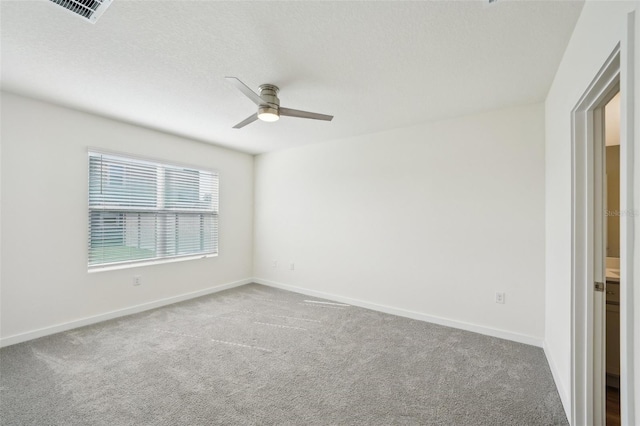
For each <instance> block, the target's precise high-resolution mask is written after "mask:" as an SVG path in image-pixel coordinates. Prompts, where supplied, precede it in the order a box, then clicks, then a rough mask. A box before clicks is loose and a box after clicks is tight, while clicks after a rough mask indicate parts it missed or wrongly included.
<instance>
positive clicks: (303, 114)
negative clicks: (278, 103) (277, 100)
mask: <svg viewBox="0 0 640 426" xmlns="http://www.w3.org/2000/svg"><path fill="white" fill-rule="evenodd" d="M280 115H286V116H287V117H298V118H310V119H312V120H324V121H331V120H333V115H326V114H318V113H316V112H307V111H300V110H299V109H291V108H283V107H280Z"/></svg>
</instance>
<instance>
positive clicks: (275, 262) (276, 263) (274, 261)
mask: <svg viewBox="0 0 640 426" xmlns="http://www.w3.org/2000/svg"><path fill="white" fill-rule="evenodd" d="M271 267H272V268H277V267H278V261H277V260H272V261H271Z"/></svg>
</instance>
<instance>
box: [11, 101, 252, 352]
mask: <svg viewBox="0 0 640 426" xmlns="http://www.w3.org/2000/svg"><path fill="white" fill-rule="evenodd" d="M87 147H94V148H102V149H106V150H111V151H117V152H123V153H131V154H136V155H140V156H145V157H150V158H155V159H161V160H167V161H168V162H171V161H176V162H180V163H186V164H192V165H195V166H202V167H207V168H215V169H217V170H219V172H220V183H221V189H220V206H221V207H220V242H219V248H220V255H219V256H218V257H217V258H210V259H200V260H191V261H183V262H176V263H170V264H162V265H154V266H146V267H138V268H129V269H123V270H116V271H105V272H96V273H91V274H89V273H87ZM1 175H2V177H1V183H2V223H1V225H2V234H1V240H2V241H1V244H2V249H3V251H2V271H1V284H2V287H1V303H2V304H1V311H2V313H1V336H2V338H3V340H4V341H12V340H13V341H15V340H16V336H18V340H20V339H19V337H20V336H24V333H27V335H28V333H29V332H34V331H36V330H38V329H41V328H45V327H50V326H55V325H59V324H64V323H68V322H72V321H77V320H79V319H83V318H87V317H93V316H96V315H102V314H105V313H108V312H111V311H115V310H120V309H126V308H130V307H132V306H136V305H140V304H145V303H149V302H153V301H157V300H159V299H164V298H171V297H174V296H178V295H183V294H186V293H190V292H197V291H202V290H205V289H209V288H211V287H215V286H219V285H223V284H229V283H234V282H237V281H242V280H245V279H247V278H250V277H251V275H252V238H253V235H252V226H253V157H252V156H250V155H248V154H242V153H238V152H234V151H230V150H228V149H222V148H217V147H214V146H212V145H208V144H205V143H201V142H195V141H191V140H187V139H183V138H179V137H176V136H171V135H168V134H164V133H159V132H155V131H152V130H148V129H143V128H140V127H136V126H132V125H128V124H124V123H120V122H116V121H111V120H108V119H105V118H101V117H97V116H94V115H90V114H85V113H81V112H77V111H73V110H70V109H66V108H62V107H59V106H54V105H51V104H47V103H42V102H38V101H34V100H30V99H27V98H23V97H20V96H16V95H13V94H8V93H2V173H1ZM134 274H136V275H142V279H143V284H142V285H141V286H139V287H134V286H133V285H132V276H133V275H134Z"/></svg>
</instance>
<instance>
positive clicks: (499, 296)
mask: <svg viewBox="0 0 640 426" xmlns="http://www.w3.org/2000/svg"><path fill="white" fill-rule="evenodd" d="M496 303H501V304H504V293H503V292H500V291H496Z"/></svg>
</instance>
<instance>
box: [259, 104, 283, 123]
mask: <svg viewBox="0 0 640 426" xmlns="http://www.w3.org/2000/svg"><path fill="white" fill-rule="evenodd" d="M258 118H259V119H260V120H262V121H267V122H269V123H272V122H274V121H278V120H279V119H280V114H279V113H278V110H277V109H276V108H273V107H271V106H269V105H261V106H260V107H259V108H258Z"/></svg>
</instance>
